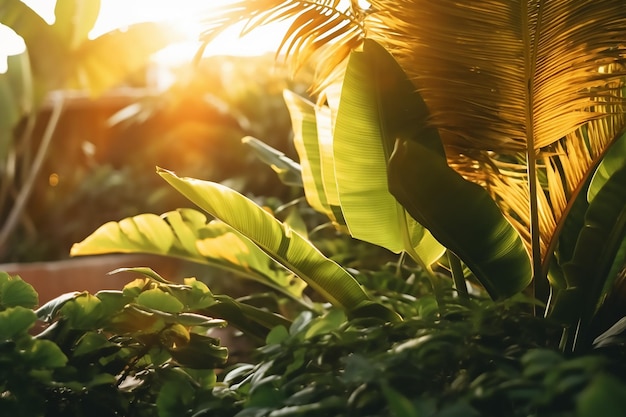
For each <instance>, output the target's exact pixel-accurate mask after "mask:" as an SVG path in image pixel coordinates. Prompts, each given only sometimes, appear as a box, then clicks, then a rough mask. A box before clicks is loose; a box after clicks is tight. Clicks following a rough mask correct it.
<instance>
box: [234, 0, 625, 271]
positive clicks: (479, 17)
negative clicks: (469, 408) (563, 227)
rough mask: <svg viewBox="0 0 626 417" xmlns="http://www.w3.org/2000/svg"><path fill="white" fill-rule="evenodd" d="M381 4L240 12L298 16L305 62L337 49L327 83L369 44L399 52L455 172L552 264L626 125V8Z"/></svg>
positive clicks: (610, 1) (296, 33)
mask: <svg viewBox="0 0 626 417" xmlns="http://www.w3.org/2000/svg"><path fill="white" fill-rule="evenodd" d="M369 3H370V5H371V7H369V8H368V9H367V10H362V9H359V7H358V5H357V2H356V1H355V0H352V1H351V7H350V8H349V9H348V10H347V11H339V6H340V4H339V1H330V0H329V1H322V0H319V1H270V0H249V1H241V2H239V3H237V6H236V8H233V9H231V10H230V12H229V16H230V18H231V19H233V18H235V17H236V18H237V19H239V18H241V17H242V16H244V17H252V19H251V20H250V23H249V25H248V28H249V29H252V28H254V27H256V26H257V25H259V24H264V23H266V22H268V21H270V20H281V19H285V18H295V20H294V23H293V24H292V26H291V27H290V29H289V31H288V32H287V33H286V35H285V40H284V41H283V45H281V47H283V46H287V49H286V51H287V52H288V53H291V54H292V55H293V57H294V58H295V61H296V62H301V61H302V60H303V59H308V58H310V57H311V56H313V54H315V53H317V52H318V51H319V50H320V49H321V48H322V46H325V51H326V52H325V53H324V55H323V56H321V61H320V62H321V64H320V65H321V67H322V68H324V70H323V71H322V72H321V74H322V75H323V76H328V75H329V74H330V73H331V71H332V69H333V68H336V67H337V65H338V64H339V63H340V62H341V61H342V60H343V59H344V58H345V57H346V56H347V55H348V53H349V52H350V50H352V49H355V48H357V47H359V45H360V44H361V42H362V39H363V37H364V36H367V37H370V38H373V39H374V40H376V41H378V42H380V43H381V44H383V45H384V46H385V47H386V48H388V50H389V51H390V52H391V53H392V54H393V55H394V56H395V57H396V59H397V60H398V62H399V63H400V65H401V66H402V67H403V68H404V70H405V71H406V72H407V74H408V75H409V76H410V77H411V79H413V80H414V83H415V85H416V86H417V88H418V89H419V91H420V93H421V94H422V96H423V97H424V99H425V101H426V103H427V104H428V106H429V109H430V112H431V119H430V123H431V124H432V125H433V126H435V127H437V128H438V129H439V131H440V134H441V137H442V140H443V141H444V145H445V147H446V153H447V156H448V159H449V162H450V165H451V166H452V167H453V168H455V169H456V170H457V171H459V172H460V173H462V174H463V175H464V176H465V177H466V178H468V179H470V180H472V181H475V182H477V183H479V184H481V185H483V186H484V187H486V188H488V189H489V190H490V191H491V192H492V193H493V195H494V198H495V199H496V200H497V201H498V203H499V204H500V207H501V208H502V210H503V211H504V212H505V214H506V215H507V216H508V217H509V219H510V221H511V223H512V224H513V225H514V226H515V227H516V228H517V229H518V230H519V232H520V234H521V235H522V236H523V237H524V238H525V239H526V241H527V244H528V248H529V251H531V252H532V255H533V259H534V261H535V262H536V263H535V267H536V268H538V267H540V265H539V263H540V262H541V261H542V260H545V259H546V258H547V256H546V255H547V254H549V253H550V252H551V248H552V247H553V245H554V242H555V240H554V237H555V236H556V232H558V229H559V224H560V222H561V219H562V218H563V216H564V214H566V212H567V210H568V208H569V205H570V204H571V202H572V200H573V198H574V197H575V196H576V193H577V191H578V190H579V188H580V185H581V183H582V182H583V181H584V180H585V179H586V178H587V177H588V175H589V174H590V172H592V169H593V168H594V166H595V165H596V164H597V162H598V160H599V158H601V156H602V155H603V153H604V152H605V150H606V149H607V147H608V146H609V145H610V144H611V142H612V141H613V140H614V139H615V138H616V137H617V136H618V134H619V133H620V132H622V131H623V129H624V126H625V120H626V118H625V117H624V107H623V103H624V97H623V81H622V77H623V76H624V74H625V73H626V71H625V68H624V63H625V61H626V4H624V1H623V0H594V1H584V0H558V1H556V0H555V1H542V0H472V1H456V0H452V1H446V0H437V1H433V0H370V2H369ZM319 58H320V56H316V59H319ZM528 173H531V174H530V175H529V174H528ZM544 268H545V264H544Z"/></svg>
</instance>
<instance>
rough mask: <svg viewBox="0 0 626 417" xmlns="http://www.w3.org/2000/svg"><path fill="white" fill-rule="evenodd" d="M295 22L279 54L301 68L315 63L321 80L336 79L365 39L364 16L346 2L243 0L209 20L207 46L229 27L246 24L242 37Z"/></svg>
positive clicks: (286, 35) (318, 78) (223, 9)
mask: <svg viewBox="0 0 626 417" xmlns="http://www.w3.org/2000/svg"><path fill="white" fill-rule="evenodd" d="M282 21H291V23H290V25H289V27H288V29H287V31H286V32H285V34H284V37H283V41H282V43H281V44H280V45H278V46H277V55H278V54H280V53H281V52H283V53H284V54H285V56H286V57H289V58H290V59H289V61H290V62H292V63H294V64H295V69H299V68H300V67H301V66H302V65H303V64H304V63H306V62H308V61H311V60H312V59H313V56H315V61H316V62H318V63H319V65H318V66H317V68H316V71H317V78H316V79H317V80H318V81H320V82H321V83H325V82H327V81H329V79H335V78H336V76H337V74H336V73H335V71H334V70H335V69H336V68H337V67H338V66H340V64H341V63H342V62H344V61H345V60H346V58H347V57H348V55H349V54H350V52H351V51H353V50H354V49H356V48H358V47H359V46H360V45H361V44H362V42H363V38H364V33H365V32H364V30H365V29H364V27H363V19H362V16H361V15H360V14H359V13H358V12H357V11H356V9H354V8H352V7H349V5H347V4H344V2H343V1H342V0H306V1H292V0H240V1H237V2H234V3H232V4H230V5H228V6H224V7H222V8H221V12H219V11H218V12H217V14H215V15H214V16H212V17H211V18H210V19H209V20H208V21H207V28H206V30H205V31H204V33H203V34H202V38H203V39H204V42H205V43H208V42H210V41H211V40H212V39H213V38H214V37H215V36H217V35H218V34H219V33H221V32H222V31H223V30H224V29H226V28H227V27H230V26H233V25H235V24H237V23H239V22H245V25H244V27H243V30H242V33H241V34H242V35H245V34H247V33H250V32H252V31H253V30H254V29H255V28H257V27H259V26H263V25H266V24H269V23H275V22H282Z"/></svg>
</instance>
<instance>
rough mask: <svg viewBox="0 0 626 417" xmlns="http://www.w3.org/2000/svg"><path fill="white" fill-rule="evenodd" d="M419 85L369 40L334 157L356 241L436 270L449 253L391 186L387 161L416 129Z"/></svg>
mask: <svg viewBox="0 0 626 417" xmlns="http://www.w3.org/2000/svg"><path fill="white" fill-rule="evenodd" d="M413 90H414V87H413V85H412V84H411V82H410V81H409V80H408V78H407V77H406V75H405V74H404V72H403V71H402V69H401V68H400V66H399V65H398V64H397V63H396V61H395V60H394V59H393V57H392V56H391V55H389V53H387V51H386V50H385V49H384V48H383V47H381V46H380V45H379V44H377V43H375V42H374V41H370V40H367V41H366V42H365V45H364V48H363V51H362V52H358V51H357V52H353V53H352V54H351V55H350V59H349V61H348V67H347V70H346V74H345V77H344V81H343V88H342V92H341V98H340V102H339V109H338V113H337V120H336V124H335V130H334V140H333V155H334V163H335V173H336V181H337V187H338V191H339V200H340V203H341V209H342V211H343V213H344V218H345V220H346V224H347V226H348V229H349V230H350V233H351V235H352V236H354V237H355V238H357V239H361V240H365V241H368V242H371V243H374V244H376V245H379V246H382V247H384V248H387V249H389V250H390V251H392V252H396V253H398V252H401V251H407V252H408V253H409V254H410V255H412V256H417V257H419V259H417V260H418V261H419V262H420V263H422V264H425V265H426V266H430V265H431V264H432V263H434V262H435V261H436V260H437V259H439V258H440V257H441V256H442V255H443V253H444V251H445V248H444V247H443V246H441V245H440V244H438V242H437V241H436V240H435V239H434V238H433V237H432V235H431V234H430V232H428V230H426V229H424V228H423V227H422V226H421V225H419V224H418V223H417V222H416V221H415V220H414V219H413V218H412V217H411V216H409V215H408V214H407V213H406V211H405V210H404V208H403V207H402V206H401V205H400V204H399V203H398V201H397V200H396V199H395V197H394V196H393V195H392V194H391V193H390V192H389V188H388V184H387V161H388V160H389V157H390V155H391V152H392V149H393V143H394V142H395V139H396V137H397V136H398V135H399V134H401V132H404V131H406V130H407V129H412V128H413V127H414V126H415V124H416V120H414V117H415V115H416V114H419V111H420V106H419V104H420V103H419V102H416V101H415V100H412V98H413V97H412V95H411V92H412V91H413Z"/></svg>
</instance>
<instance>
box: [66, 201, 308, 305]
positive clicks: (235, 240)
mask: <svg viewBox="0 0 626 417" xmlns="http://www.w3.org/2000/svg"><path fill="white" fill-rule="evenodd" d="M106 253H149V254H154V255H165V256H172V257H176V258H180V259H185V260H189V261H192V262H197V263H201V264H207V265H212V266H215V267H217V268H221V269H223V270H227V271H229V272H232V273H234V274H235V275H237V276H240V277H243V278H247V279H251V280H254V281H257V282H260V283H262V284H264V285H267V286H269V287H271V288H274V289H276V290H278V291H280V292H282V293H284V294H286V295H288V296H290V297H292V298H294V299H297V300H299V301H301V296H302V291H303V289H304V288H305V287H306V283H304V282H303V281H302V280H300V279H298V278H296V277H294V276H293V274H291V273H290V272H289V271H287V270H285V269H284V268H283V267H282V266H281V265H280V264H278V263H276V262H275V261H274V260H273V259H272V258H271V257H269V256H268V255H267V254H266V253H265V252H263V251H262V250H261V249H259V248H258V247H257V246H256V245H255V244H253V243H252V242H250V241H249V240H248V239H247V238H246V237H244V236H242V235H241V234H240V233H239V232H237V231H236V230H234V229H233V228H231V227H229V226H228V225H226V224H224V223H222V222H218V221H211V222H208V223H207V219H206V216H205V215H204V214H203V213H201V212H199V211H196V210H192V209H179V210H176V211H171V212H168V213H165V214H163V215H162V216H157V215H155V214H140V215H137V216H134V217H129V218H126V219H123V220H121V221H119V222H109V223H106V224H104V225H102V226H100V227H99V228H98V229H97V230H96V231H95V232H93V233H92V234H91V235H90V236H88V237H87V238H85V239H84V240H83V241H82V242H79V243H76V244H74V245H73V246H72V248H71V250H70V255H71V256H81V255H99V254H106Z"/></svg>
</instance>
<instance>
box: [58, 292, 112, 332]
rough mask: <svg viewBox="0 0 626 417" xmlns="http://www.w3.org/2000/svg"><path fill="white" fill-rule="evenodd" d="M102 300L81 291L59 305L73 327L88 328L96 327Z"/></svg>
mask: <svg viewBox="0 0 626 417" xmlns="http://www.w3.org/2000/svg"><path fill="white" fill-rule="evenodd" d="M101 304H102V302H101V301H100V299H99V298H98V297H96V296H94V295H91V294H88V293H82V294H80V295H78V296H76V297H75V298H73V299H71V300H69V301H67V302H66V303H65V304H64V305H63V307H61V314H63V316H64V317H66V318H67V319H68V321H69V323H70V325H71V326H72V327H74V328H75V329H82V330H90V329H94V328H97V326H98V323H99V321H100V320H101V319H102V305H101Z"/></svg>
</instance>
